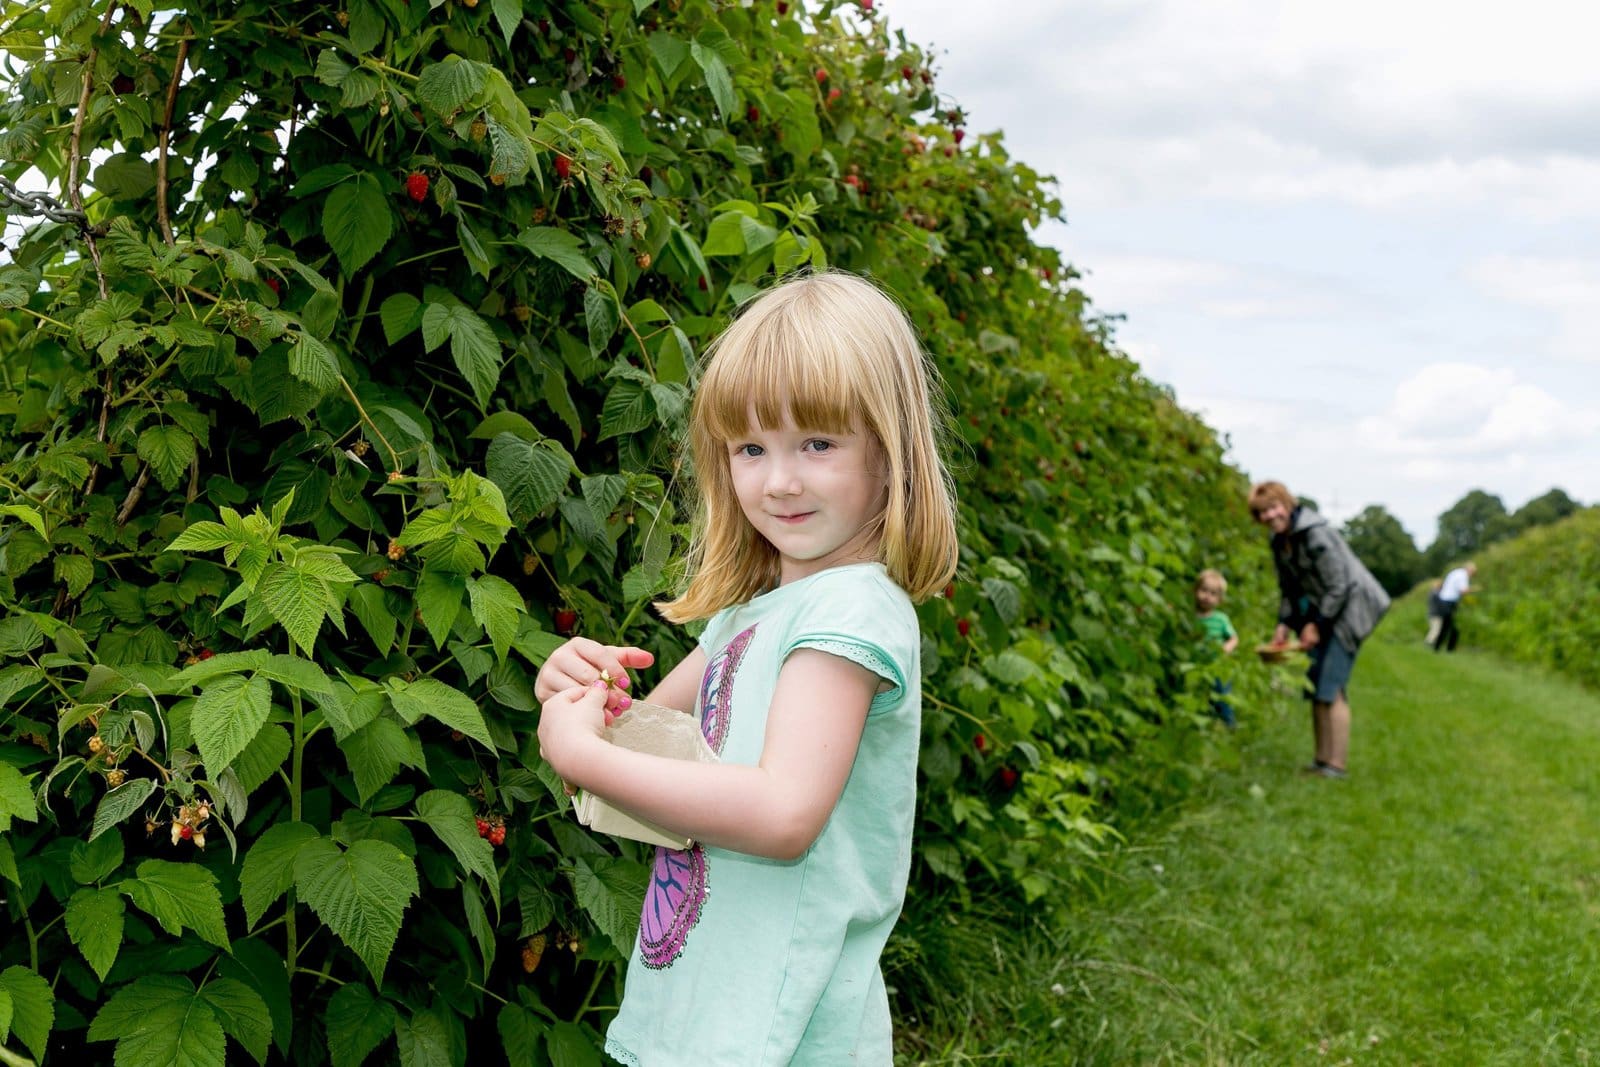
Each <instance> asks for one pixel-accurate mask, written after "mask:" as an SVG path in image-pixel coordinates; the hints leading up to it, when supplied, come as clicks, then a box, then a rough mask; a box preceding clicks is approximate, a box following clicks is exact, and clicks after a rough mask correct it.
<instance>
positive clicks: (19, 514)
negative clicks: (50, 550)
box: [0, 504, 50, 537]
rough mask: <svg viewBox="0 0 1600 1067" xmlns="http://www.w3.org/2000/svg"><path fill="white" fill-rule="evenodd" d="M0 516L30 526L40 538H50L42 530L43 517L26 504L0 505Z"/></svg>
mask: <svg viewBox="0 0 1600 1067" xmlns="http://www.w3.org/2000/svg"><path fill="white" fill-rule="evenodd" d="M0 515H10V516H12V517H13V518H18V519H21V520H22V521H23V522H25V523H27V524H28V525H29V526H32V527H33V528H34V530H35V531H37V532H38V534H39V536H40V537H49V536H50V534H49V532H47V531H46V530H45V528H44V516H42V515H40V514H39V513H38V512H37V511H35V510H34V509H33V508H30V507H28V506H27V505H26V504H0Z"/></svg>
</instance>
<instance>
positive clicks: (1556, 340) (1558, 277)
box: [1467, 255, 1600, 363]
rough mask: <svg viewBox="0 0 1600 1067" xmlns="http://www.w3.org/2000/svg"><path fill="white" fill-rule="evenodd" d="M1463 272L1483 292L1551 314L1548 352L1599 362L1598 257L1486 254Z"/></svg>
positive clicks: (1578, 360)
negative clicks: (1552, 319) (1552, 320)
mask: <svg viewBox="0 0 1600 1067" xmlns="http://www.w3.org/2000/svg"><path fill="white" fill-rule="evenodd" d="M1467 276H1468V278H1469V279H1471V280H1472V281H1473V282H1474V283H1475V284H1476V285H1477V286H1478V287H1479V288H1480V289H1481V290H1482V291H1483V293H1484V295H1486V296H1490V297H1494V298H1498V299H1501V300H1507V301H1510V302H1511V303H1513V304H1521V305H1524V306H1526V307H1532V308H1538V309H1540V310H1543V311H1547V312H1550V313H1551V314H1553V316H1554V320H1555V321H1554V327H1553V333H1552V336H1551V339H1550V351H1551V353H1552V354H1553V355H1555V356H1557V357H1558V358H1561V359H1570V360H1574V361H1577V362H1583V363H1600V260H1592V259H1574V258H1549V257H1539V256H1506V255H1498V256H1489V257H1486V258H1484V259H1481V260H1479V261H1478V262H1476V263H1474V264H1472V265H1471V266H1470V267H1468V269H1467Z"/></svg>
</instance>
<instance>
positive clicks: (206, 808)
mask: <svg viewBox="0 0 1600 1067" xmlns="http://www.w3.org/2000/svg"><path fill="white" fill-rule="evenodd" d="M209 818H211V805H210V804H207V803H206V802H205V801H203V800H201V801H197V802H196V803H193V804H185V805H184V806H183V807H181V808H179V809H178V817H177V818H176V819H173V820H172V843H173V844H174V845H176V844H177V843H178V842H179V841H188V842H190V843H191V844H193V845H194V847H195V848H205V847H206V820H207V819H209ZM151 827H152V824H149V823H146V824H145V828H146V829H147V830H148V829H151Z"/></svg>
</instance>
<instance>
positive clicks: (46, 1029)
mask: <svg viewBox="0 0 1600 1067" xmlns="http://www.w3.org/2000/svg"><path fill="white" fill-rule="evenodd" d="M0 996H7V997H9V998H10V1000H11V1025H10V1032H11V1033H14V1034H16V1035H17V1040H18V1041H21V1042H22V1043H23V1044H24V1045H26V1046H27V1048H28V1051H29V1052H31V1053H33V1058H34V1059H36V1060H42V1059H44V1052H45V1043H46V1041H47V1040H48V1039H49V1037H50V1028H51V1027H52V1026H54V1025H55V1019H56V1006H55V1005H56V995H55V993H53V992H52V991H51V989H50V983H49V982H46V981H45V980H44V979H43V978H41V977H39V976H38V975H37V974H35V973H34V972H33V971H31V970H29V969H28V968H27V967H24V966H22V965H21V964H17V965H15V966H12V967H7V968H6V969H5V970H4V971H0ZM5 1036H6V1033H5V1031H3V1030H0V1041H3V1040H4V1039H5Z"/></svg>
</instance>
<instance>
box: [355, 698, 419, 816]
mask: <svg viewBox="0 0 1600 1067" xmlns="http://www.w3.org/2000/svg"><path fill="white" fill-rule="evenodd" d="M339 748H340V749H341V750H342V751H343V752H344V758H345V762H347V763H349V764H350V773H351V774H353V775H355V779H356V792H357V793H358V794H359V795H360V797H361V803H363V804H365V803H366V802H367V801H368V800H369V799H371V797H372V796H373V794H375V793H377V791H378V790H380V789H382V788H383V787H384V786H386V785H388V784H389V783H390V782H392V781H393V780H394V776H395V775H397V774H399V773H400V767H401V765H402V764H405V763H408V762H410V760H411V758H412V756H411V739H410V737H408V736H407V735H406V732H405V730H404V729H403V728H401V726H400V724H399V723H397V722H395V721H394V720H393V719H386V718H377V719H373V720H372V721H371V722H369V723H367V724H366V725H365V726H363V727H361V728H360V729H359V730H355V731H353V732H351V733H350V734H349V735H348V736H346V737H342V738H340V739H339Z"/></svg>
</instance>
